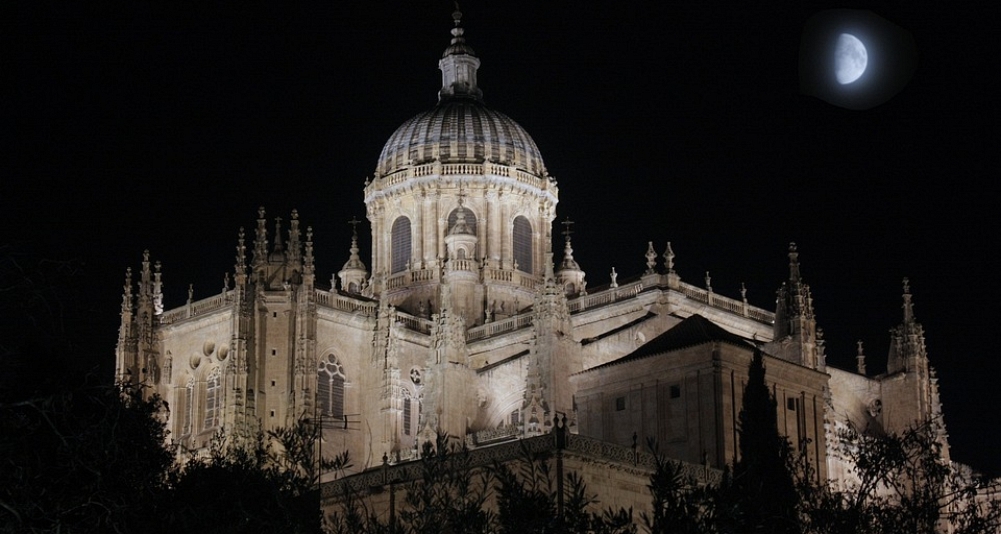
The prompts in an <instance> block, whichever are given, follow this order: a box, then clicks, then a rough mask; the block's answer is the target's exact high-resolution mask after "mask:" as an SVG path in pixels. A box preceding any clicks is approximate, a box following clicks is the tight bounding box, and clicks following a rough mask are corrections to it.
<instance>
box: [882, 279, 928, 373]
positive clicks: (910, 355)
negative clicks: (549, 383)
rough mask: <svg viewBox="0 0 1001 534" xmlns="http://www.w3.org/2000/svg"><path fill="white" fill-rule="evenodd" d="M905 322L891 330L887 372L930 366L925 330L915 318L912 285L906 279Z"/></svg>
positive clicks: (904, 295) (904, 294)
mask: <svg viewBox="0 0 1001 534" xmlns="http://www.w3.org/2000/svg"><path fill="white" fill-rule="evenodd" d="M902 296H903V300H904V303H903V305H902V307H903V309H904V317H903V321H902V322H901V323H900V325H899V326H897V327H896V328H894V329H892V330H890V355H889V359H888V361H887V372H889V373H895V372H897V371H904V370H906V371H913V370H918V369H921V368H925V367H927V365H928V356H927V353H926V347H925V332H924V328H923V327H922V326H921V324H920V323H918V322H917V320H916V319H915V318H914V303H913V301H912V300H911V284H910V281H909V280H908V279H907V278H904V293H903V295H902Z"/></svg>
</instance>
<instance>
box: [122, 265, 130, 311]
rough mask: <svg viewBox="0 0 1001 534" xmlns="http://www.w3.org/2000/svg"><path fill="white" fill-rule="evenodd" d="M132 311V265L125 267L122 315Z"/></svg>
mask: <svg viewBox="0 0 1001 534" xmlns="http://www.w3.org/2000/svg"><path fill="white" fill-rule="evenodd" d="M131 311H132V267H126V268H125V286H124V287H123V291H122V315H125V314H126V313H130V312H131Z"/></svg>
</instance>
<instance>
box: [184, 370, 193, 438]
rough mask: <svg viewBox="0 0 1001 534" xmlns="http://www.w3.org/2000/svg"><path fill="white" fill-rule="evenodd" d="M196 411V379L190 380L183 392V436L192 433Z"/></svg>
mask: <svg viewBox="0 0 1001 534" xmlns="http://www.w3.org/2000/svg"><path fill="white" fill-rule="evenodd" d="M194 409H195V379H193V378H189V379H188V384H187V386H185V387H184V391H182V392H181V435H187V434H190V433H191V430H192V428H191V424H192V421H193V420H194V417H193V415H194Z"/></svg>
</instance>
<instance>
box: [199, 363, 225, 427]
mask: <svg viewBox="0 0 1001 534" xmlns="http://www.w3.org/2000/svg"><path fill="white" fill-rule="evenodd" d="M221 407H222V381H221V380H220V379H219V369H216V370H214V371H212V374H210V375H209V379H208V382H206V383H205V420H204V421H203V423H204V424H203V425H202V430H208V429H210V428H215V427H217V426H219V412H220V408H221Z"/></svg>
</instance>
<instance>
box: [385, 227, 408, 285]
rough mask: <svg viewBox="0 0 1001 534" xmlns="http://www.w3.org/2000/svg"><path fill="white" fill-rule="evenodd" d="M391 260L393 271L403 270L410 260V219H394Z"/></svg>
mask: <svg viewBox="0 0 1001 534" xmlns="http://www.w3.org/2000/svg"><path fill="white" fill-rule="evenodd" d="M392 247H393V249H392V252H391V253H390V261H391V262H392V263H391V266H392V273H394V274H395V273H399V272H403V271H404V270H406V268H407V263H409V262H410V250H411V243H410V219H408V218H406V217H398V218H397V219H396V220H395V221H393V240H392Z"/></svg>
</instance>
